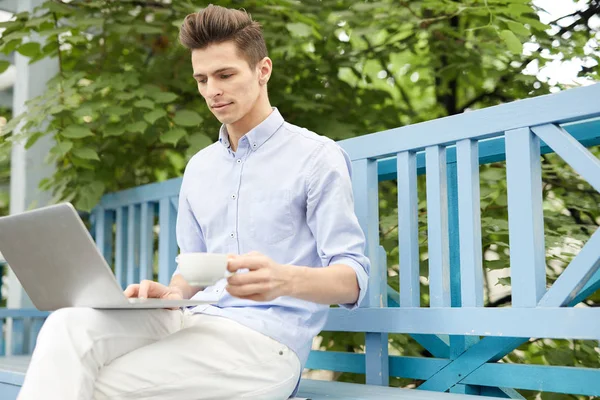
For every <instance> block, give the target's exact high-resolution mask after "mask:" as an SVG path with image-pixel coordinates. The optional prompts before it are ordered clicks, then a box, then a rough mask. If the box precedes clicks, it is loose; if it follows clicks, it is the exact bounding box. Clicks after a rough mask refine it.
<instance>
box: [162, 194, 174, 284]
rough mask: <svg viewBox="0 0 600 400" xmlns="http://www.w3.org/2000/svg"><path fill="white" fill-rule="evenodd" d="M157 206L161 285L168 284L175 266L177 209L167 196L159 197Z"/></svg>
mask: <svg viewBox="0 0 600 400" xmlns="http://www.w3.org/2000/svg"><path fill="white" fill-rule="evenodd" d="M158 207H159V208H158V223H159V227H160V233H159V235H158V281H159V282H160V283H162V284H163V285H168V284H169V281H170V280H171V275H173V272H175V268H176V263H175V257H176V256H177V235H176V232H175V222H176V220H177V211H176V210H175V208H174V207H173V204H171V199H170V198H168V197H165V198H164V199H160V202H159V206H158Z"/></svg>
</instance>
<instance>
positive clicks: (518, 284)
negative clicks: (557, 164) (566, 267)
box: [506, 128, 546, 307]
mask: <svg viewBox="0 0 600 400" xmlns="http://www.w3.org/2000/svg"><path fill="white" fill-rule="evenodd" d="M540 157H541V155H540V140H539V138H538V137H537V136H535V135H534V134H533V133H532V132H531V131H530V130H529V128H520V129H515V130H512V131H508V132H506V180H507V184H508V226H509V238H510V273H511V287H512V305H513V307H535V306H537V304H538V302H539V301H540V299H541V298H542V296H544V294H545V292H546V247H545V243H544V213H543V209H542V167H541V162H540Z"/></svg>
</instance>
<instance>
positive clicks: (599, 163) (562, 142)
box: [532, 125, 600, 192]
mask: <svg viewBox="0 0 600 400" xmlns="http://www.w3.org/2000/svg"><path fill="white" fill-rule="evenodd" d="M532 130H533V132H534V133H535V134H536V135H537V136H538V137H539V138H540V139H542V140H543V141H544V142H545V143H546V144H548V145H549V146H550V147H551V148H552V149H553V150H554V151H555V152H556V154H558V155H559V156H561V157H562V159H563V160H565V161H566V162H567V164H569V165H570V166H571V167H572V168H573V169H574V170H575V171H576V172H577V173H578V174H579V175H581V176H582V177H583V178H584V179H585V180H586V181H588V183H589V184H590V185H591V186H592V187H593V188H594V189H596V190H597V191H599V192H600V160H599V159H598V158H596V156H594V155H593V154H592V153H591V152H590V151H589V150H588V149H586V148H585V147H583V145H581V143H579V142H578V141H577V139H575V138H574V137H573V136H571V135H569V133H568V132H567V131H565V130H564V129H563V128H561V127H558V126H555V125H543V126H536V127H533V128H532Z"/></svg>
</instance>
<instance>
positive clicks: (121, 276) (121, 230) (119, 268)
mask: <svg viewBox="0 0 600 400" xmlns="http://www.w3.org/2000/svg"><path fill="white" fill-rule="evenodd" d="M127 217H128V214H127V213H126V212H125V209H124V207H119V208H117V219H116V224H117V229H116V238H115V277H116V278H117V282H119V285H121V287H122V288H123V289H124V288H125V287H126V286H127V275H126V271H125V268H126V266H127V222H128V221H127Z"/></svg>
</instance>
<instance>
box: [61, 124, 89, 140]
mask: <svg viewBox="0 0 600 400" xmlns="http://www.w3.org/2000/svg"><path fill="white" fill-rule="evenodd" d="M60 134H61V135H62V136H64V137H66V138H70V139H81V138H84V137H87V136H94V133H93V132H92V131H91V130H90V128H88V127H86V126H81V125H69V126H67V127H66V128H65V129H64V130H63V131H62V132H61V133H60Z"/></svg>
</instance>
